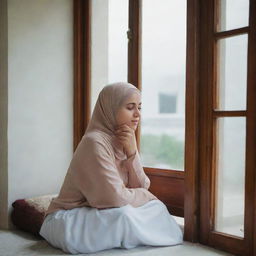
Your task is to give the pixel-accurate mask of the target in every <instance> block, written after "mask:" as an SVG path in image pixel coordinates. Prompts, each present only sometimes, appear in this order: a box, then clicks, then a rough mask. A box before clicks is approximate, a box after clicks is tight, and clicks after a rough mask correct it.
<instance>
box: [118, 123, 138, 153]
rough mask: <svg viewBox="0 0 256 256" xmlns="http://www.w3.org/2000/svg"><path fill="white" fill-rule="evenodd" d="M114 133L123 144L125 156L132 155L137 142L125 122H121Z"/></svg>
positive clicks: (133, 133)
mask: <svg viewBox="0 0 256 256" xmlns="http://www.w3.org/2000/svg"><path fill="white" fill-rule="evenodd" d="M115 135H116V136H117V138H118V140H119V141H120V143H121V144H123V146H124V150H125V153H126V155H127V158H128V157H130V156H131V155H134V154H135V153H136V150H137V142H136V137H135V132H134V130H133V129H132V128H130V127H129V126H128V125H127V124H123V125H120V126H118V127H117V129H116V131H115Z"/></svg>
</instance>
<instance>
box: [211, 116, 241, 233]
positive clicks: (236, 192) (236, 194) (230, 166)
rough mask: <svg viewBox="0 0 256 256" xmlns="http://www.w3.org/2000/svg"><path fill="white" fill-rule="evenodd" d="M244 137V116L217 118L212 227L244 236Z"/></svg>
mask: <svg viewBox="0 0 256 256" xmlns="http://www.w3.org/2000/svg"><path fill="white" fill-rule="evenodd" d="M245 137H246V119H245V117H225V118H219V119H218V120H217V152H216V153H217V154H216V156H217V158H216V161H217V162H216V167H217V177H216V204H215V205H216V212H215V229H216V230H217V231H220V232H224V233H228V234H231V235H235V236H239V237H243V236H244V197H245V191H244V187H245ZM234 145H235V146H234Z"/></svg>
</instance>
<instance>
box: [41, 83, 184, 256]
mask: <svg viewBox="0 0 256 256" xmlns="http://www.w3.org/2000/svg"><path fill="white" fill-rule="evenodd" d="M140 105H141V94H140V91H139V90H138V89H137V88H136V87H135V86H133V85H132V84H129V83H114V84H109V85H107V86H105V87H104V88H103V89H102V90H101V92H100V94H99V96H98V99H97V102H96V105H95V108H94V111H93V114H92V117H91V120H90V122H89V125H88V127H87V129H86V132H85V134H84V136H83V137H82V139H81V141H80V143H79V145H78V146H77V148H76V150H75V152H74V155H73V158H72V160H71V163H70V165H69V168H68V170H67V173H66V176H65V179H64V182H63V185H62V187H61V190H60V192H59V195H58V197H56V198H54V199H53V200H52V201H51V203H50V205H49V208H48V210H47V211H46V214H45V218H44V222H43V225H42V227H41V230H40V235H41V236H43V237H44V238H45V239H46V240H47V241H48V242H49V243H50V244H51V245H53V246H54V247H57V248H60V249H62V250H63V251H65V252H67V253H72V254H77V253H92V252H97V251H101V250H105V249H110V248H126V249H129V248H134V247H136V246H138V245H151V246H169V245H175V244H180V243H182V231H181V229H180V228H179V226H178V224H177V223H176V222H175V220H174V218H173V217H172V216H171V215H170V214H169V212H168V210H167V208H166V206H165V205H164V204H163V203H162V202H161V201H160V200H159V199H158V198H157V197H156V196H154V195H153V194H152V193H150V192H149V191H148V188H149V186H150V180H149V178H148V177H147V176H146V174H145V173H144V170H143V167H142V164H141V160H140V156H139V153H138V150H137V145H136V138H135V130H136V128H137V126H138V121H139V119H140Z"/></svg>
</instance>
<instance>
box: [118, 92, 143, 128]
mask: <svg viewBox="0 0 256 256" xmlns="http://www.w3.org/2000/svg"><path fill="white" fill-rule="evenodd" d="M140 110H141V96H140V94H139V93H133V94H132V95H131V96H130V97H128V98H127V99H126V100H125V101H124V102H123V104H122V106H121V107H120V109H119V110H118V112H117V114H116V122H117V125H122V124H127V125H128V126H129V127H131V128H132V129H133V130H134V131H135V130H136V129H137V127H138V124H139V120H140Z"/></svg>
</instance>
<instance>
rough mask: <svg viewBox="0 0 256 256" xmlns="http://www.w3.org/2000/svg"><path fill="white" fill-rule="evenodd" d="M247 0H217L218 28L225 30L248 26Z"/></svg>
mask: <svg viewBox="0 0 256 256" xmlns="http://www.w3.org/2000/svg"><path fill="white" fill-rule="evenodd" d="M248 21H249V0H219V28H218V29H217V30H218V31H226V30H231V29H236V28H241V27H246V26H248Z"/></svg>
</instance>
